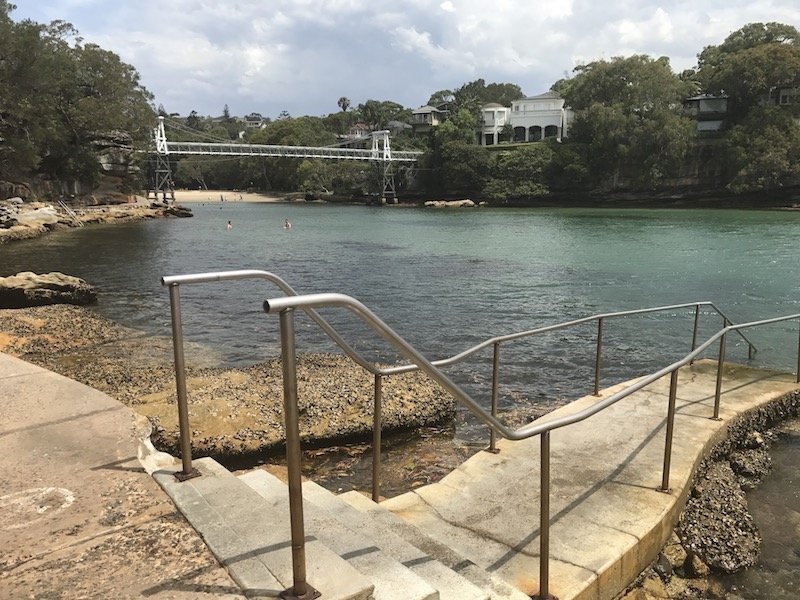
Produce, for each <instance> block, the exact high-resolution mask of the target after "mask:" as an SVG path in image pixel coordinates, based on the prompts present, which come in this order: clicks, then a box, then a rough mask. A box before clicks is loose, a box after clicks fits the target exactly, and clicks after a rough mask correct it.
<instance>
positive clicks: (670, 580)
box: [618, 392, 800, 600]
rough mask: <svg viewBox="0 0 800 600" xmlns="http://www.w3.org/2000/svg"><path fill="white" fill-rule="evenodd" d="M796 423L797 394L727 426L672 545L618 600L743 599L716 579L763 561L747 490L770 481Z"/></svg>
mask: <svg viewBox="0 0 800 600" xmlns="http://www.w3.org/2000/svg"><path fill="white" fill-rule="evenodd" d="M798 417H800V392H792V393H790V394H787V395H786V396H784V397H782V398H780V399H779V400H777V401H775V402H773V403H771V404H769V405H767V406H764V407H762V408H760V409H758V410H755V411H752V412H750V413H748V414H746V415H743V416H741V417H740V418H739V419H738V420H737V421H736V422H734V423H732V424H731V425H730V426H729V428H728V436H727V437H726V439H724V440H723V441H721V442H720V443H718V444H717V445H716V446H715V447H714V448H713V449H712V451H711V453H710V454H709V456H708V458H706V459H705V460H704V461H703V462H702V463H701V464H700V467H699V468H698V471H697V473H696V474H695V477H694V480H693V483H692V490H691V492H690V494H689V498H688V500H687V503H686V507H685V508H684V510H683V512H682V514H681V517H680V520H679V522H678V524H677V526H676V527H675V532H674V533H673V534H672V536H671V538H670V540H669V541H668V542H667V544H666V545H665V546H664V548H663V549H662V551H661V553H660V554H659V556H658V558H657V559H656V561H655V562H654V563H653V564H652V565H651V566H650V567H648V568H647V569H646V570H645V571H644V572H643V573H642V574H641V575H640V576H639V577H638V578H637V580H636V581H635V582H634V583H633V584H632V585H631V586H630V587H629V588H628V589H627V590H626V591H625V592H624V593H623V594H621V595H620V596H619V597H618V599H619V600H655V599H674V600H679V599H681V600H685V599H693V598H719V599H724V600H741V596H739V595H738V594H736V593H735V592H731V591H727V590H726V589H725V587H724V585H723V584H722V582H721V581H720V579H719V577H718V576H719V575H724V574H731V573H736V572H738V571H741V570H742V569H746V568H749V567H752V566H753V565H755V564H756V562H757V561H758V558H759V553H760V550H761V545H762V539H761V534H760V533H759V531H758V528H757V527H756V525H755V523H754V520H753V517H752V515H751V514H750V511H749V509H748V505H747V496H746V491H748V490H752V489H754V488H755V487H756V486H758V484H759V483H761V481H762V480H763V479H764V477H765V476H766V475H768V474H769V472H770V468H771V460H770V456H769V448H770V445H771V443H772V442H774V441H775V440H776V439H777V437H778V436H779V435H780V431H781V428H782V427H784V426H787V427H798V425H797V423H798V422H796V421H794V420H795V419H797V418H798ZM787 423H789V425H786V424H787Z"/></svg>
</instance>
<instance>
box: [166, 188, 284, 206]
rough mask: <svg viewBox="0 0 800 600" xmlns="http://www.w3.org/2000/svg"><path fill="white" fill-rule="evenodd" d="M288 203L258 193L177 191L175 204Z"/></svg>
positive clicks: (275, 197) (281, 198)
mask: <svg viewBox="0 0 800 600" xmlns="http://www.w3.org/2000/svg"><path fill="white" fill-rule="evenodd" d="M221 199H222V200H224V201H225V202H288V200H287V199H286V198H284V197H283V196H280V195H277V194H260V193H258V192H233V191H231V190H175V202H176V203H178V204H191V203H195V202H220V201H221Z"/></svg>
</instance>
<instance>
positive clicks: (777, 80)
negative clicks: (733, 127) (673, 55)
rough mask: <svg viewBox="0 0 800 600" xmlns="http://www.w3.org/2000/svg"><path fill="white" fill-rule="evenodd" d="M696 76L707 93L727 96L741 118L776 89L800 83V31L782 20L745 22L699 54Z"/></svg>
mask: <svg viewBox="0 0 800 600" xmlns="http://www.w3.org/2000/svg"><path fill="white" fill-rule="evenodd" d="M697 76H698V79H699V81H700V83H701V84H702V86H703V88H704V89H705V91H707V92H708V93H711V94H724V95H726V96H728V98H729V102H728V109H729V113H730V117H731V118H732V119H733V120H734V121H736V122H740V121H742V120H744V119H746V118H747V114H748V112H749V111H750V110H751V109H753V108H754V107H757V106H759V105H761V104H763V103H764V101H765V100H766V99H769V98H770V97H771V96H772V94H773V92H774V91H776V90H780V89H781V88H794V87H798V86H800V33H798V31H797V29H795V28H794V27H792V26H791V25H783V24H781V23H766V24H765V23H750V24H748V25H745V26H744V27H742V28H741V29H739V30H738V31H735V32H733V33H732V34H730V35H729V36H728V37H727V38H725V41H724V42H723V43H722V44H720V45H719V46H708V47H706V48H705V49H704V50H703V51H702V52H701V53H700V54H699V55H698V71H697ZM772 99H773V100H775V98H774V97H773V98H772Z"/></svg>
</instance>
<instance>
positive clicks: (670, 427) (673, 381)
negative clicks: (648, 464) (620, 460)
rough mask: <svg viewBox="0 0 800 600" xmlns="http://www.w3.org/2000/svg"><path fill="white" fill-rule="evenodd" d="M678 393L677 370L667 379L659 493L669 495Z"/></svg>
mask: <svg viewBox="0 0 800 600" xmlns="http://www.w3.org/2000/svg"><path fill="white" fill-rule="evenodd" d="M677 391H678V369H675V370H674V371H673V372H672V374H671V375H670V377H669V408H667V435H666V441H665V442H664V471H663V473H662V475H661V488H660V489H659V491H660V492H665V493H669V467H670V463H671V462H672V433H673V431H674V426H675V396H676V395H677Z"/></svg>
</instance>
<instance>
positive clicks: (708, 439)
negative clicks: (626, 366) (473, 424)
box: [381, 361, 798, 600]
mask: <svg viewBox="0 0 800 600" xmlns="http://www.w3.org/2000/svg"><path fill="white" fill-rule="evenodd" d="M715 377H716V363H715V362H712V361H702V362H699V363H696V364H695V365H693V366H691V367H686V368H684V369H682V370H681V372H680V375H679V378H678V387H677V404H676V406H677V413H676V419H675V436H674V440H673V454H672V467H671V473H670V488H671V491H670V492H669V493H664V492H661V491H657V488H659V487H660V484H661V477H662V464H663V457H664V440H665V423H666V414H667V402H668V398H669V377H666V378H663V379H661V380H659V381H657V382H655V383H654V384H652V385H650V386H648V387H647V388H645V389H643V390H640V391H638V392H636V393H635V394H633V395H632V396H630V397H628V398H626V399H624V400H622V401H620V402H618V403H617V404H615V405H613V406H611V407H609V408H607V409H606V410H604V411H602V412H600V413H598V414H596V415H594V416H593V417H590V418H589V419H587V420H585V421H582V422H580V423H576V424H573V425H570V426H568V427H564V428H563V429H558V430H555V431H553V432H552V433H551V463H550V471H551V498H550V511H551V512H550V515H551V518H550V523H551V530H550V593H551V594H554V595H555V596H557V597H558V598H559V599H560V600H567V599H571V598H581V599H583V598H613V597H614V596H615V595H616V594H617V593H618V592H619V591H621V590H622V589H623V588H624V587H625V586H626V585H627V583H629V582H630V581H632V580H633V578H634V577H635V576H636V575H637V574H638V573H639V572H640V571H641V570H642V569H643V568H644V567H646V566H647V565H648V564H649V563H650V562H651V561H652V560H653V559H654V558H655V556H656V555H657V553H658V551H659V550H660V548H661V546H662V545H663V543H664V542H665V541H666V539H667V537H668V536H669V533H670V532H671V530H672V527H673V525H674V524H675V523H676V521H677V519H678V517H679V515H680V511H681V510H682V508H683V506H684V505H685V500H686V495H687V493H688V489H689V488H688V486H689V483H690V480H691V476H692V473H693V471H694V468H695V467H696V465H697V464H698V463H699V461H700V460H701V458H702V457H704V456H705V454H706V450H707V449H708V448H710V446H712V445H713V444H715V443H716V442H717V441H719V440H721V439H722V438H723V436H724V435H725V433H726V428H727V424H728V423H729V422H730V420H731V419H732V418H734V417H735V416H737V415H740V414H742V413H744V412H746V411H748V410H751V409H753V408H756V407H758V406H760V405H762V404H765V403H767V402H769V401H770V400H773V399H776V398H778V397H780V396H782V395H784V394H786V393H788V392H790V391H793V390H796V389H798V385H797V384H796V383H795V380H794V376H790V375H786V374H782V373H776V372H770V371H762V370H758V369H753V368H748V367H742V366H739V365H732V366H728V367H726V369H725V372H724V383H723V393H722V396H721V407H722V409H721V413H720V417H721V420H720V421H716V420H712V419H710V417H711V416H712V415H713V393H714V387H715V386H714V384H715ZM630 383H631V382H627V383H626V384H620V385H617V386H614V387H612V388H609V389H606V390H603V392H602V396H608V395H610V394H612V393H614V392H616V391H618V390H619V389H622V388H623V387H625V386H626V385H628V384H630ZM597 401H598V398H596V397H592V396H589V397H585V398H583V399H581V400H578V401H576V402H574V403H572V404H570V405H568V406H565V407H563V408H561V409H559V410H557V411H555V412H553V413H550V414H549V415H547V416H546V417H544V418H543V420H549V419H553V418H556V417H558V416H562V415H564V414H569V413H573V412H577V411H578V410H581V409H583V408H584V407H586V406H588V405H590V404H592V403H594V402H597ZM498 447H499V448H500V452H499V453H498V454H490V453H486V452H481V453H479V454H476V455H475V456H473V457H471V458H470V459H468V460H467V461H466V462H465V463H464V464H462V465H461V466H460V467H459V468H458V469H456V470H455V471H453V472H452V473H450V474H448V475H447V476H446V477H444V478H443V479H442V480H441V481H439V482H438V483H435V484H432V485H428V486H425V487H421V488H418V489H416V490H414V491H412V492H408V493H406V494H403V495H401V496H398V497H396V498H392V499H390V500H387V501H384V502H382V503H381V506H382V507H384V508H386V509H388V510H390V511H392V512H393V513H394V514H395V515H397V516H399V517H401V518H402V519H404V520H405V521H407V522H409V523H412V524H414V525H415V526H417V527H418V528H419V529H421V530H423V531H425V532H426V533H427V535H429V536H431V537H434V538H435V539H437V540H439V541H440V542H442V543H444V544H447V545H448V546H450V547H451V548H453V549H454V550H455V551H456V552H458V553H459V554H461V555H462V556H464V557H465V558H466V559H468V560H470V561H472V562H474V563H476V564H478V565H480V566H482V567H483V568H484V569H486V570H487V571H488V572H489V573H494V574H497V575H499V576H501V577H502V578H503V579H505V580H506V581H507V582H509V583H511V584H513V585H514V586H515V587H517V588H518V589H520V590H522V591H524V592H525V593H527V594H531V595H532V594H535V593H537V592H538V589H539V582H538V574H539V506H540V499H539V473H540V440H539V438H538V437H536V438H532V439H529V440H525V441H521V442H508V441H505V440H503V441H501V442H500V443H499V444H498Z"/></svg>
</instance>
